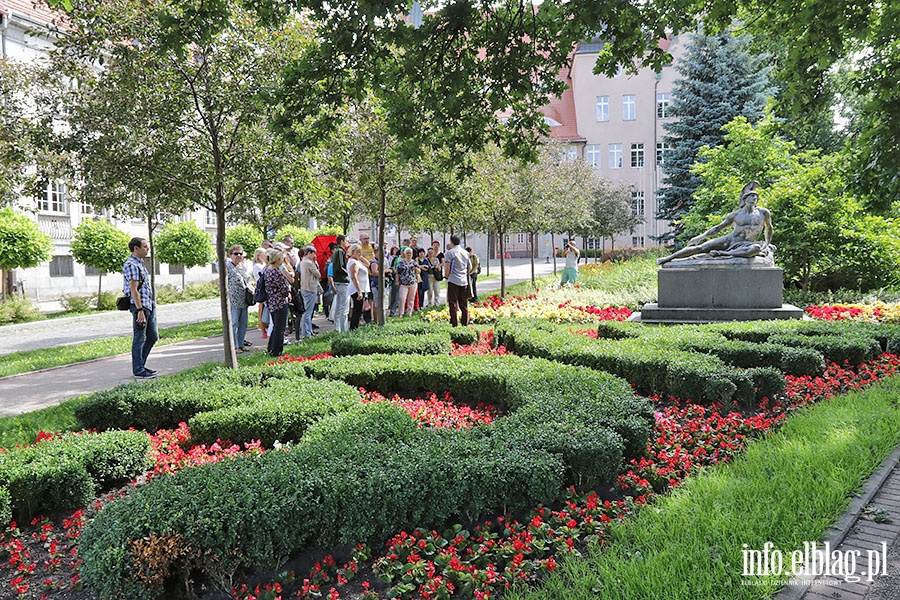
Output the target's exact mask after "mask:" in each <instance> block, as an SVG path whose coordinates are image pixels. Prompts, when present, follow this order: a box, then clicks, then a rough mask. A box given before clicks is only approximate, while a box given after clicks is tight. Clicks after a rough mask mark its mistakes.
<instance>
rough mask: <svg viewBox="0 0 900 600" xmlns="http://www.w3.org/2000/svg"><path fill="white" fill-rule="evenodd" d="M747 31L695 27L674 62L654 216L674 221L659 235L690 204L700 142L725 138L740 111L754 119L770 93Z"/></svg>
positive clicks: (676, 229)
mask: <svg viewBox="0 0 900 600" xmlns="http://www.w3.org/2000/svg"><path fill="white" fill-rule="evenodd" d="M749 45H750V38H749V36H734V35H732V34H731V33H730V32H728V31H723V32H721V33H719V34H716V35H712V36H708V35H702V34H700V33H696V34H693V35H691V37H690V39H689V40H688V42H687V46H686V48H685V52H684V55H683V57H682V59H681V60H680V61H679V62H678V63H677V64H676V69H677V71H678V73H679V78H678V79H677V80H676V81H675V83H674V84H673V86H672V105H671V107H672V110H673V112H674V114H675V117H676V120H674V121H673V122H670V123H665V124H664V126H663V127H664V129H665V130H666V132H667V135H665V136H664V137H663V143H665V144H666V145H667V147H669V148H671V149H670V150H667V151H666V154H665V160H664V162H663V165H662V172H663V187H662V189H661V190H660V201H659V209H658V211H657V217H658V218H660V219H665V220H667V221H669V223H670V224H671V225H672V226H673V230H672V232H671V233H668V234H665V235H663V236H660V240H662V241H665V240H672V239H674V238H675V237H676V236H678V234H680V233H681V227H680V225H679V223H678V221H679V219H680V218H681V216H682V215H684V214H685V213H686V212H688V211H689V210H690V209H691V206H693V204H694V197H693V195H694V191H695V190H696V189H697V187H699V185H700V183H701V182H700V178H699V177H697V176H696V175H694V174H692V173H691V170H690V169H691V165H692V164H694V162H695V161H696V160H697V151H698V150H699V149H700V147H701V146H713V147H714V146H718V145H720V144H721V143H722V142H723V140H724V134H723V132H722V126H723V125H725V124H726V123H728V122H729V121H731V120H732V119H734V118H735V117H737V116H739V115H743V116H744V117H746V118H747V120H749V121H750V122H751V123H756V122H757V121H758V120H759V119H760V118H761V117H762V113H763V109H764V108H765V106H766V101H767V99H768V97H769V95H770V92H771V87H770V84H769V71H770V70H771V67H769V66H766V65H765V62H766V58H765V57H763V56H759V55H754V54H751V53H750V50H749Z"/></svg>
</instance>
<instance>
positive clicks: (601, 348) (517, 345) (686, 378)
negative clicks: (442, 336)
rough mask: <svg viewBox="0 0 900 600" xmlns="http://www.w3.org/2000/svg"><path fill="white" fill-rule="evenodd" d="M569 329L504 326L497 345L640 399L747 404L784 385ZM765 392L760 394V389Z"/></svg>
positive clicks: (661, 347) (679, 353) (768, 374)
mask: <svg viewBox="0 0 900 600" xmlns="http://www.w3.org/2000/svg"><path fill="white" fill-rule="evenodd" d="M569 329H570V327H558V326H555V325H553V324H550V323H546V322H543V321H537V320H518V321H503V322H500V323H498V324H497V326H496V328H495V330H494V332H495V336H496V339H497V343H499V344H502V345H504V346H506V347H507V349H509V350H511V351H513V352H515V353H517V354H522V355H527V356H537V357H542V358H547V359H550V360H553V361H558V362H562V363H566V364H571V365H581V366H585V367H590V368H592V369H599V370H602V371H606V372H608V373H612V374H614V375H618V376H619V377H622V378H624V379H626V380H627V381H629V382H630V383H631V384H632V385H633V386H634V387H635V389H636V390H637V391H638V392H639V393H642V394H648V395H650V394H661V395H667V396H668V395H671V396H676V397H679V398H686V399H687V398H690V399H693V400H694V401H697V402H707V403H712V402H729V401H734V402H739V403H744V404H748V403H751V402H753V401H754V399H756V398H758V397H762V396H765V395H769V394H771V393H773V389H772V383H773V382H776V381H780V382H781V383H780V384H779V383H775V388H776V389H775V390H774V391H777V389H780V386H781V385H783V379H782V378H781V377H780V375H779V376H777V377H776V376H775V375H776V372H774V371H772V370H771V368H767V367H760V369H769V371H758V370H757V369H746V370H742V369H737V368H735V367H733V366H730V365H727V364H725V363H724V362H723V361H722V360H721V359H719V358H718V357H716V356H710V355H707V354H700V353H695V352H686V351H684V350H681V349H679V348H678V347H677V346H676V345H674V344H672V343H667V344H666V343H661V340H653V339H652V338H647V337H644V336H641V337H625V338H623V339H604V340H593V339H591V338H588V337H586V336H582V335H573V334H571V333H570V332H569ZM758 382H759V383H766V384H767V387H765V388H764V389H760V390H757V389H756V387H757V383H758Z"/></svg>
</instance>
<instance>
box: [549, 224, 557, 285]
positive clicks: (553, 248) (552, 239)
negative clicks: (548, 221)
mask: <svg viewBox="0 0 900 600" xmlns="http://www.w3.org/2000/svg"><path fill="white" fill-rule="evenodd" d="M550 251H551V252H553V274H554V275H556V234H555V233H551V234H550Z"/></svg>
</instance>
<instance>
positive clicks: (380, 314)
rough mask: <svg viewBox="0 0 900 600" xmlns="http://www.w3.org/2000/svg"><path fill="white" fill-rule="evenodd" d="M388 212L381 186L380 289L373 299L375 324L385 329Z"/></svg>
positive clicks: (379, 223) (378, 251)
mask: <svg viewBox="0 0 900 600" xmlns="http://www.w3.org/2000/svg"><path fill="white" fill-rule="evenodd" d="M386 212H387V193H386V192H385V189H384V186H381V207H380V208H379V211H378V238H377V240H378V241H377V244H378V247H377V248H376V249H375V256H376V257H377V258H378V287H377V289H376V290H375V295H376V297H375V298H373V300H374V302H373V304H374V306H375V323H376V324H378V325H381V326H382V327H384V306H383V305H384V278H385V275H384V270H385V269H386V268H387V265H385V264H384V229H385V220H386V218H385V213H386Z"/></svg>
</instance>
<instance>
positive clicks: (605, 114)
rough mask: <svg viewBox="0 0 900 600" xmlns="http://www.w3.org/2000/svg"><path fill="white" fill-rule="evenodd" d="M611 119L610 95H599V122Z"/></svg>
mask: <svg viewBox="0 0 900 600" xmlns="http://www.w3.org/2000/svg"><path fill="white" fill-rule="evenodd" d="M607 121H609V96H597V122H598V123H605V122H607Z"/></svg>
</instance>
